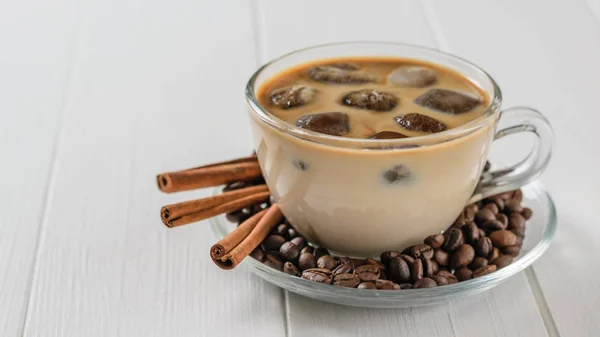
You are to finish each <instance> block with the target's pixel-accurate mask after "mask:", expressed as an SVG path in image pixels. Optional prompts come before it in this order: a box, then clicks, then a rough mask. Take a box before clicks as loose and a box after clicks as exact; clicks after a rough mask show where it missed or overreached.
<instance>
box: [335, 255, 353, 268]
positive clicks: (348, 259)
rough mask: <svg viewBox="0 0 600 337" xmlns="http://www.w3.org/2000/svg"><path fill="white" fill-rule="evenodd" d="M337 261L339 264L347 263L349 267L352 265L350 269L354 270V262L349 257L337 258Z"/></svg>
mask: <svg viewBox="0 0 600 337" xmlns="http://www.w3.org/2000/svg"><path fill="white" fill-rule="evenodd" d="M338 260H339V264H343V263H349V264H350V265H352V268H354V262H353V261H352V258H351V257H349V256H342V257H340V258H338Z"/></svg>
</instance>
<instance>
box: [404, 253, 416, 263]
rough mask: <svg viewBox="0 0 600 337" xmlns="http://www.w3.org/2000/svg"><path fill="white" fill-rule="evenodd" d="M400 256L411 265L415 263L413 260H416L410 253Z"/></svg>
mask: <svg viewBox="0 0 600 337" xmlns="http://www.w3.org/2000/svg"><path fill="white" fill-rule="evenodd" d="M400 258H401V259H402V260H404V261H406V263H408V264H409V265H411V264H413V262H415V259H414V258H413V257H412V256H410V255H406V254H401V255H400Z"/></svg>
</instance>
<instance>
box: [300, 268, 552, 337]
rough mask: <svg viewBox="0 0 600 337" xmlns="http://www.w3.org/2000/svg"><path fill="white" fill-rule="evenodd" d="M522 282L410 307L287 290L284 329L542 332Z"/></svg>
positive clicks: (319, 332) (318, 332) (308, 332)
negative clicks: (337, 300) (350, 303)
mask: <svg viewBox="0 0 600 337" xmlns="http://www.w3.org/2000/svg"><path fill="white" fill-rule="evenodd" d="M523 285H525V286H523ZM526 285H527V281H526V280H525V276H524V275H523V274H519V275H517V276H515V277H513V278H511V279H509V280H508V281H506V282H505V283H502V284H501V285H499V286H498V287H496V288H494V289H493V290H490V291H488V292H486V293H483V294H479V295H475V296H473V297H469V298H466V299H464V300H461V301H457V302H452V303H448V304H446V305H436V306H430V307H423V308H412V309H365V308H354V307H344V306H340V305H336V304H330V303H322V302H317V301H314V300H311V299H308V298H304V297H300V296H298V295H290V296H289V305H290V308H289V310H290V311H289V314H290V315H289V318H290V330H291V334H290V335H291V336H325V335H327V336H546V331H545V330H544V326H543V325H542V324H541V322H540V321H539V318H538V309H537V307H536V305H535V302H534V298H533V296H532V294H531V292H530V289H529V288H528V287H527V286H526ZM509 312H513V314H508V313H509ZM532 318H534V320H533V321H532Z"/></svg>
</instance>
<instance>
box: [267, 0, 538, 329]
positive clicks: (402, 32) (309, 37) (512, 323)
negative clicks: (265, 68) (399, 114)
mask: <svg viewBox="0 0 600 337" xmlns="http://www.w3.org/2000/svg"><path fill="white" fill-rule="evenodd" d="M259 12H260V13H261V14H262V15H260V16H259V17H260V18H261V19H262V21H260V22H259V27H262V31H263V32H264V34H265V38H264V41H261V42H260V43H259V45H262V46H263V50H264V53H263V54H264V57H265V58H267V59H270V58H273V57H276V56H278V55H279V54H283V53H285V52H289V51H291V50H294V49H298V48H301V47H305V46H309V45H314V44H321V43H328V42H336V41H348V40H350V41H351V40H388V41H398V42H407V43H416V44H421V45H425V46H432V47H435V46H437V47H439V48H443V49H446V47H447V45H446V43H445V40H444V34H443V32H441V31H438V30H436V29H437V26H436V25H437V21H436V18H435V17H429V16H426V15H425V14H428V9H427V8H424V7H421V6H420V5H419V4H418V2H417V1H406V0H405V1H395V2H392V1H371V2H369V5H368V8H365V6H364V3H363V2H360V1H328V2H317V1H304V2H302V3H290V2H281V1H263V2H262V3H261V5H260V7H259ZM284 13H294V16H295V17H301V18H306V19H305V21H310V24H309V25H298V24H297V22H295V21H294V20H289V16H287V15H284ZM451 50H452V49H451ZM457 52H458V51H457ZM288 298H289V299H288V306H289V312H288V318H289V320H290V323H289V328H290V332H291V333H290V335H291V336H305V335H317V336H319V335H325V334H326V335H328V336H330V335H331V336H337V335H340V336H370V335H372V336H384V335H406V336H417V335H419V336H421V335H432V336H437V335H440V336H444V335H454V336H481V335H482V334H485V335H486V336H503V335H504V336H514V335H519V334H522V335H524V336H543V335H546V331H545V330H544V325H543V322H542V320H541V318H540V315H539V313H538V310H537V306H536V303H535V299H534V297H533V295H532V293H531V291H530V288H529V286H528V284H527V281H526V279H525V277H524V276H523V275H519V276H516V277H514V278H513V279H511V280H509V281H508V282H507V283H506V284H503V285H501V286H499V287H498V288H496V289H493V290H491V291H489V292H487V293H485V294H482V295H479V296H475V297H472V298H468V299H466V300H464V301H461V302H457V303H449V304H447V305H442V306H438V307H432V308H415V309H405V310H374V309H361V308H347V307H341V306H337V305H330V304H323V303H321V302H317V301H312V300H308V299H305V298H302V297H299V296H295V295H290V296H288ZM500 308H501V309H500ZM507 308H510V309H507ZM473 317H475V319H474V318H473Z"/></svg>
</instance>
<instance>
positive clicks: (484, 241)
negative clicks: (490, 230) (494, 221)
mask: <svg viewBox="0 0 600 337" xmlns="http://www.w3.org/2000/svg"><path fill="white" fill-rule="evenodd" d="M473 248H475V254H477V256H481V257H487V256H488V255H489V254H490V251H491V250H492V248H493V247H492V240H490V238H488V237H487V236H486V237H482V238H479V240H477V242H475V244H474V245H473Z"/></svg>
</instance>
